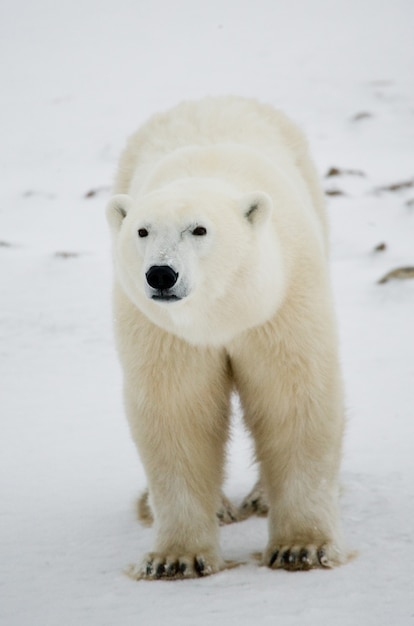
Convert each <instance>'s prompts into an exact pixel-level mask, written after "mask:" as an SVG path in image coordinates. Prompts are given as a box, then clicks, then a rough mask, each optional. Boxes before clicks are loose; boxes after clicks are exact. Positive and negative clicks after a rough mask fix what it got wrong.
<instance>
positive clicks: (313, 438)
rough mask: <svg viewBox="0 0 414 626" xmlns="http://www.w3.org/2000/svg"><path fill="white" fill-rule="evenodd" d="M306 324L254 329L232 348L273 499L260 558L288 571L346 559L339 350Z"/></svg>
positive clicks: (264, 480) (265, 481)
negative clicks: (312, 335)
mask: <svg viewBox="0 0 414 626" xmlns="http://www.w3.org/2000/svg"><path fill="white" fill-rule="evenodd" d="M303 327H305V328H306V323H305V322H304V323H303V325H302V326H301V327H299V328H296V329H294V330H295V332H294V333H293V334H290V331H289V330H288V329H285V330H284V332H283V334H282V333H280V330H279V332H277V331H273V329H272V328H269V331H273V332H266V333H262V334H261V333H260V331H252V333H249V334H247V335H246V336H245V337H244V338H243V343H240V344H235V345H234V346H233V349H232V355H231V356H232V366H233V371H234V374H235V378H236V384H237V387H238V389H239V392H240V397H241V401H242V405H243V408H244V411H245V419H246V422H247V424H248V426H249V428H250V430H251V432H252V434H253V437H254V441H255V447H256V455H257V459H258V461H259V462H260V475H261V481H262V484H263V488H264V490H265V493H266V497H267V500H268V505H269V518H268V520H269V543H268V546H267V548H266V549H265V551H264V555H263V563H264V564H265V565H267V566H269V567H271V568H284V569H288V570H306V569H310V568H314V567H323V568H329V567H333V566H334V565H338V564H341V563H343V562H344V561H345V560H346V554H345V551H344V547H343V541H342V536H341V531H340V522H339V510H338V509H339V507H338V495H339V494H338V491H339V489H338V470H339V463H340V456H341V440H342V432H343V406H342V389H341V381H340V376H339V370H338V365H337V361H336V353H335V348H334V347H332V344H329V342H323V341H320V342H317V341H315V342H314V343H313V342H312V341H309V339H308V340H306V337H303V334H302V337H301V330H302V329H303ZM326 332H327V333H328V332H329V326H328V328H327V329H326ZM273 337H275V338H277V340H278V341H276V340H275V341H274V344H273V345H272V343H271V341H272V339H273ZM269 339H270V341H269ZM264 341H265V342H266V343H264ZM269 344H270V345H269ZM313 346H314V347H315V352H314V353H312V347H313ZM255 351H256V360H255V366H254V367H251V359H250V355H251V354H253V353H254V352H255Z"/></svg>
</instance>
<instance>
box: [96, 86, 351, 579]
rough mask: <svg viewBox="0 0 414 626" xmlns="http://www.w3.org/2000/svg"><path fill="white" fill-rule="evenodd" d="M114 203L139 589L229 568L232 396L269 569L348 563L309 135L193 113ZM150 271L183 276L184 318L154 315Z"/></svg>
mask: <svg viewBox="0 0 414 626" xmlns="http://www.w3.org/2000/svg"><path fill="white" fill-rule="evenodd" d="M115 193H116V195H115V196H114V198H113V199H112V200H111V202H110V203H109V206H108V211H107V214H108V221H109V224H110V226H111V231H112V235H113V249H114V263H115V278H116V280H115V290H114V307H115V330H116V335H117V340H118V349H119V354H120V358H121V363H122V366H123V370H124V380H125V400H126V410H127V414H128V418H129V421H130V425H131V430H132V434H133V437H134V440H135V442H136V444H137V446H138V449H139V451H140V454H141V457H142V460H143V463H144V465H145V468H146V472H147V475H148V481H149V489H150V493H151V498H152V503H153V508H154V517H155V522H156V526H157V539H156V545H155V550H154V553H151V554H150V555H147V556H146V557H145V558H144V561H143V563H144V564H143V566H142V568H141V569H139V570H138V572H139V574H138V575H139V576H143V577H149V578H153V577H158V576H167V577H177V576H182V575H189V576H194V575H198V574H206V573H212V572H214V571H217V570H218V569H220V568H221V567H222V566H223V561H222V558H221V556H220V550H219V547H218V526H217V519H216V515H215V513H216V511H217V510H218V508H219V506H220V501H221V491H220V489H221V482H222V478H223V463H224V449H225V442H226V438H227V431H228V415H229V396H230V393H231V389H232V387H233V385H235V386H236V389H237V390H238V392H239V394H240V398H241V402H242V405H243V409H244V414H245V420H246V424H247V425H248V427H249V428H250V430H251V432H252V434H253V437H254V440H255V446H256V454H257V458H258V461H259V463H260V468H261V483H262V488H263V490H264V492H265V494H266V499H267V502H268V506H269V535H270V537H269V545H268V547H267V549H266V551H265V553H264V562H265V563H266V564H268V565H270V566H271V567H286V568H288V569H307V568H308V567H317V566H332V565H334V564H338V563H341V562H343V561H344V560H345V553H344V549H343V545H342V539H341V535H340V531H339V520H338V503H337V500H338V486H337V474H338V467H339V460H340V450H341V439H342V430H343V407H342V390H341V381H340V373H339V367H338V359H337V338H336V331H335V323H334V318H333V311H332V301H331V292H330V286H329V278H328V269H327V226H326V219H325V210H324V203H323V195H322V193H321V191H320V188H319V185H318V181H317V178H316V175H315V172H314V168H313V166H312V163H311V161H310V159H309V156H308V152H307V147H306V142H305V140H304V138H303V136H302V134H301V133H300V131H299V130H298V129H297V128H296V127H295V126H294V125H293V124H292V123H291V122H290V121H289V120H288V119H287V118H286V117H285V116H284V115H283V114H281V113H279V112H277V111H275V110H274V109H273V108H271V107H270V106H267V105H262V104H259V103H257V102H255V101H252V100H244V99H239V98H216V99H205V100H203V101H201V102H195V103H183V104H181V105H179V106H178V107H176V108H175V109H172V110H171V111H169V112H167V113H165V114H160V115H157V116H155V117H154V118H152V119H151V120H150V121H149V122H148V123H147V124H146V125H145V126H143V127H142V128H141V129H140V130H139V131H138V132H137V133H136V134H135V135H133V136H132V138H131V139H130V141H129V144H128V146H127V148H126V150H125V152H124V154H123V155H122V157H121V161H120V166H119V171H118V176H117V181H116V185H115ZM200 228H202V229H205V230H201V231H200V230H197V229H200ZM139 233H141V235H139ZM197 233H198V234H197ZM200 233H201V234H200ZM154 266H157V267H158V266H163V267H165V266H168V267H169V268H171V269H172V270H173V273H174V274H175V276H176V277H177V282H176V283H175V284H174V285H173V286H172V287H171V289H169V290H167V291H168V294H169V297H174V298H176V299H175V300H168V301H163V300H161V301H160V300H154V299H153V298H154V297H157V298H158V297H165V295H166V293H167V291H165V290H164V289H162V290H161V291H160V290H158V289H156V288H155V287H153V286H150V285H149V284H148V282H147V278H146V275H147V272H148V271H149V270H150V268H153V267H154ZM160 294H161V296H160ZM201 562H202V563H203V565H200V563H201ZM180 563H181V570H183V571H182V572H180V565H179V564H180ZM177 564H178V565H177ZM184 564H185V567H184Z"/></svg>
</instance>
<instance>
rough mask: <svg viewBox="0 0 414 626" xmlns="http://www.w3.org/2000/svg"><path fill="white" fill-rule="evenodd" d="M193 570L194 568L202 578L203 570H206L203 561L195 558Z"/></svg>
mask: <svg viewBox="0 0 414 626" xmlns="http://www.w3.org/2000/svg"><path fill="white" fill-rule="evenodd" d="M195 568H196V571H197V572H198V573H199V574H200V575H201V576H202V575H203V574H204V570H205V568H206V564H205V562H204V559H201V558H197V559H196V560H195Z"/></svg>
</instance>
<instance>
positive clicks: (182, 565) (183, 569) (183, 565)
mask: <svg viewBox="0 0 414 626" xmlns="http://www.w3.org/2000/svg"><path fill="white" fill-rule="evenodd" d="M178 569H179V570H180V573H181V574H185V572H186V570H187V563H180V564H179V566H178Z"/></svg>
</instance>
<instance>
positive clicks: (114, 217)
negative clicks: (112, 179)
mask: <svg viewBox="0 0 414 626" xmlns="http://www.w3.org/2000/svg"><path fill="white" fill-rule="evenodd" d="M131 204H132V198H131V197H130V196H128V195H126V194H122V193H120V194H118V195H116V196H113V197H112V198H111V199H110V201H109V203H108V206H107V207H106V219H107V220H108V223H109V226H110V227H111V228H112V229H113V230H115V231H117V230H119V228H120V227H121V224H122V220H123V219H124V217H126V214H127V213H128V211H129V209H130V208H131Z"/></svg>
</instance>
